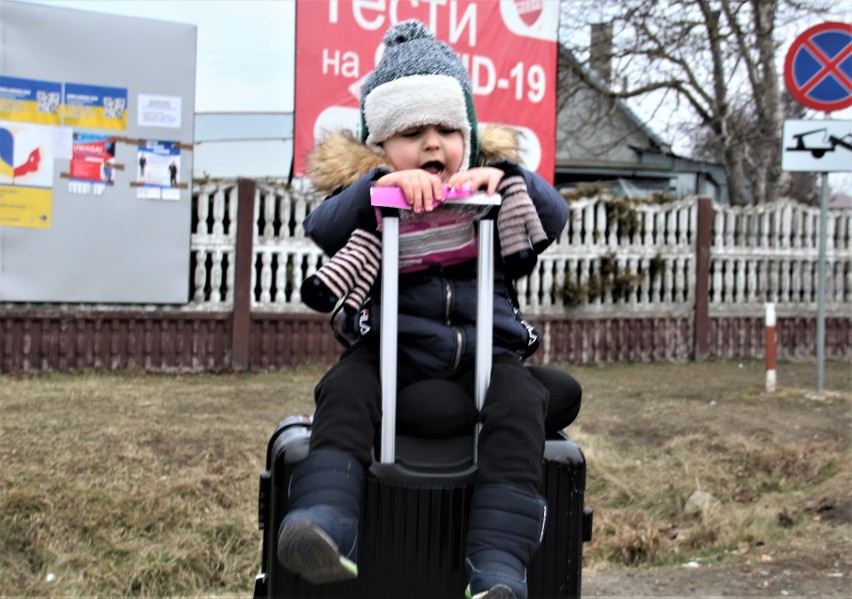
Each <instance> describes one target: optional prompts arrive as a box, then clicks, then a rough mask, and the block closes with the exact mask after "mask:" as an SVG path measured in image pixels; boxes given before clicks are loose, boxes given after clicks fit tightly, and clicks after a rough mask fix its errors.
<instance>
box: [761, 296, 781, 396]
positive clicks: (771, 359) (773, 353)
mask: <svg viewBox="0 0 852 599" xmlns="http://www.w3.org/2000/svg"><path fill="white" fill-rule="evenodd" d="M765 322H766V350H765V352H764V355H765V362H766V392H767V393H774V392H775V382H776V377H775V359H776V357H777V355H778V350H777V347H776V341H777V337H776V335H775V304H773V303H771V302H769V303H767V304H766V318H765Z"/></svg>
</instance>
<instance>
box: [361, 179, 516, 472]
mask: <svg viewBox="0 0 852 599" xmlns="http://www.w3.org/2000/svg"><path fill="white" fill-rule="evenodd" d="M371 195H372V198H371V201H372V204H373V206H380V207H382V308H381V322H382V327H381V331H380V335H379V343H380V353H381V360H380V368H381V378H382V431H381V455H380V462H381V463H382V464H392V463H393V462H394V461H395V458H396V384H397V329H398V307H399V210H405V209H410V207H409V206H408V204H407V203H405V198H404V197H401V196H402V191H401V190H399V189H398V188H395V187H374V188H373V190H372V194H371ZM449 195H452V200H451V203H452V204H456V205H464V204H468V205H480V206H481V205H491V206H498V205H499V204H500V201H501V198H500V196H499V195H487V194H484V193H474V194H471V193H470V192H463V191H461V192H460V191H458V190H452V191H450V190H445V197H448V196H449ZM400 198H401V199H400ZM489 216H490V215H489ZM489 216H486V217H483V218H481V219H479V221H478V229H479V231H478V233H479V235H478V238H479V241H478V248H477V283H476V295H477V298H476V300H477V304H476V361H475V368H476V384H475V387H474V393H475V397H474V399H475V401H476V409H477V410H481V409H482V405H483V403H484V402H485V393H486V391H487V390H488V382H489V380H490V378H491V351H492V350H491V344H492V338H493V326H494V311H493V303H494V296H493V289H494V220H493V218H490V217H489ZM477 433H478V425H477ZM477 436H478V435H474V447H473V452H474V453H473V456H474V463H476V438H477Z"/></svg>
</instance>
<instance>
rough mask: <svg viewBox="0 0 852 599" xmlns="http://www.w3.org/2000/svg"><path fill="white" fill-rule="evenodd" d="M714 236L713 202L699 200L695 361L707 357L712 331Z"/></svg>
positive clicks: (696, 245) (696, 246) (705, 198)
mask: <svg viewBox="0 0 852 599" xmlns="http://www.w3.org/2000/svg"><path fill="white" fill-rule="evenodd" d="M712 235H713V200H712V199H710V198H709V197H704V196H702V197H700V198H698V230H697V231H696V241H695V328H694V330H695V339H694V347H693V359H694V360H703V359H704V358H706V357H707V342H708V334H709V331H710V244H711V237H712Z"/></svg>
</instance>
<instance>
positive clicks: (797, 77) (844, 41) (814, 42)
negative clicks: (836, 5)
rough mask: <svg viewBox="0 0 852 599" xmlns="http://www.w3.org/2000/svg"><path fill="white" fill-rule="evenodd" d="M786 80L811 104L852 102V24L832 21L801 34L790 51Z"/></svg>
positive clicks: (830, 106) (835, 106)
mask: <svg viewBox="0 0 852 599" xmlns="http://www.w3.org/2000/svg"><path fill="white" fill-rule="evenodd" d="M784 82H785V83H786V85H787V89H788V90H790V93H791V94H792V95H793V97H794V98H796V100H798V101H799V103H801V104H803V105H804V106H807V107H808V108H813V109H814V110H822V111H825V112H831V111H833V110H841V109H843V108H847V107H849V106H852V25H850V24H848V23H838V22H834V21H829V22H826V23H822V24H820V25H816V26H814V27H811V28H810V29H808V30H806V31H805V32H804V33H802V34H800V35H799V36H798V37H797V38H796V39H795V40H794V41H793V44H792V45H791V46H790V49H789V50H788V51H787V57H786V59H785V61H784Z"/></svg>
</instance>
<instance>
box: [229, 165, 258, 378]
mask: <svg viewBox="0 0 852 599" xmlns="http://www.w3.org/2000/svg"><path fill="white" fill-rule="evenodd" d="M237 185H238V187H237V223H236V227H237V231H236V233H237V238H236V242H235V246H236V247H235V250H234V254H235V255H234V264H233V268H234V308H233V313H232V315H231V368H232V369H234V370H248V369H249V328H250V326H251V298H252V293H254V290H253V289H252V288H251V272H252V269H253V268H254V261H253V258H254V248H253V242H252V241H253V240H252V238H253V236H254V194H255V182H254V181H253V180H252V179H240V180H239V182H238V183H237Z"/></svg>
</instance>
